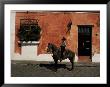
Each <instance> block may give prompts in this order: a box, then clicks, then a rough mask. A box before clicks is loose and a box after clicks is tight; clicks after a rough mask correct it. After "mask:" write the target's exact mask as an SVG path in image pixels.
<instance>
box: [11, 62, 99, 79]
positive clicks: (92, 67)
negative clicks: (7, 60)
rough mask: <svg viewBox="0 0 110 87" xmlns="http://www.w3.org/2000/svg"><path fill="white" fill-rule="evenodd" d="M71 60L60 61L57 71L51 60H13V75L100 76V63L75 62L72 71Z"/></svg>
mask: <svg viewBox="0 0 110 87" xmlns="http://www.w3.org/2000/svg"><path fill="white" fill-rule="evenodd" d="M68 68H71V63H70V62H58V67H57V71H56V69H55V66H54V62H49V61H46V62H45V61H41V62H38V61H11V76H12V77H100V63H92V62H91V63H86V62H75V64H74V69H73V70H72V71H70V70H69V69H68Z"/></svg>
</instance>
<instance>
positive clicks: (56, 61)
mask: <svg viewBox="0 0 110 87" xmlns="http://www.w3.org/2000/svg"><path fill="white" fill-rule="evenodd" d="M54 62H55V71H57V64H58V60H57V59H54Z"/></svg>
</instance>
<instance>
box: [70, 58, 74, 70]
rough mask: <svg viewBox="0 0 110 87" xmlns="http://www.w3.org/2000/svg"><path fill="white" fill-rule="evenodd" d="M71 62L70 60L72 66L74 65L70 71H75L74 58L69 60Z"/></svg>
mask: <svg viewBox="0 0 110 87" xmlns="http://www.w3.org/2000/svg"><path fill="white" fill-rule="evenodd" d="M69 60H70V62H71V65H72V67H71V69H70V70H73V69H74V61H73V58H69Z"/></svg>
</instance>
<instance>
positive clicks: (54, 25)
mask: <svg viewBox="0 0 110 87" xmlns="http://www.w3.org/2000/svg"><path fill="white" fill-rule="evenodd" d="M99 16H100V13H92V12H86V13H77V12H29V13H28V14H27V13H26V12H17V13H16V17H15V35H16V34H17V32H18V30H19V29H20V19H24V18H28V17H29V18H32V19H38V20H39V21H38V24H39V25H40V27H41V29H42V37H41V39H40V44H39V46H38V54H46V51H45V49H46V46H47V44H48V43H54V44H55V45H57V46H58V47H59V46H60V44H61V38H62V37H63V36H65V37H66V38H67V48H69V49H71V50H72V51H74V52H75V53H76V55H77V53H78V27H77V25H94V27H93V29H92V53H93V55H94V54H100V19H99ZM70 20H71V21H72V27H71V30H70V32H68V33H66V32H67V24H68V22H69V21H70ZM17 41H18V38H17V36H15V49H14V50H15V53H20V54H21V48H20V47H18V43H17ZM36 55H37V52H36Z"/></svg>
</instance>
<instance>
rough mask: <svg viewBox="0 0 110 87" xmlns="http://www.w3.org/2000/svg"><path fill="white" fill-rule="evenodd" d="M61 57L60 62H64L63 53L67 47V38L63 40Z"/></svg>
mask: <svg viewBox="0 0 110 87" xmlns="http://www.w3.org/2000/svg"><path fill="white" fill-rule="evenodd" d="M60 47H61V57H60V62H61V61H62V59H63V55H64V54H63V53H64V51H65V47H66V38H65V37H63V38H62V43H61V46H60Z"/></svg>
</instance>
